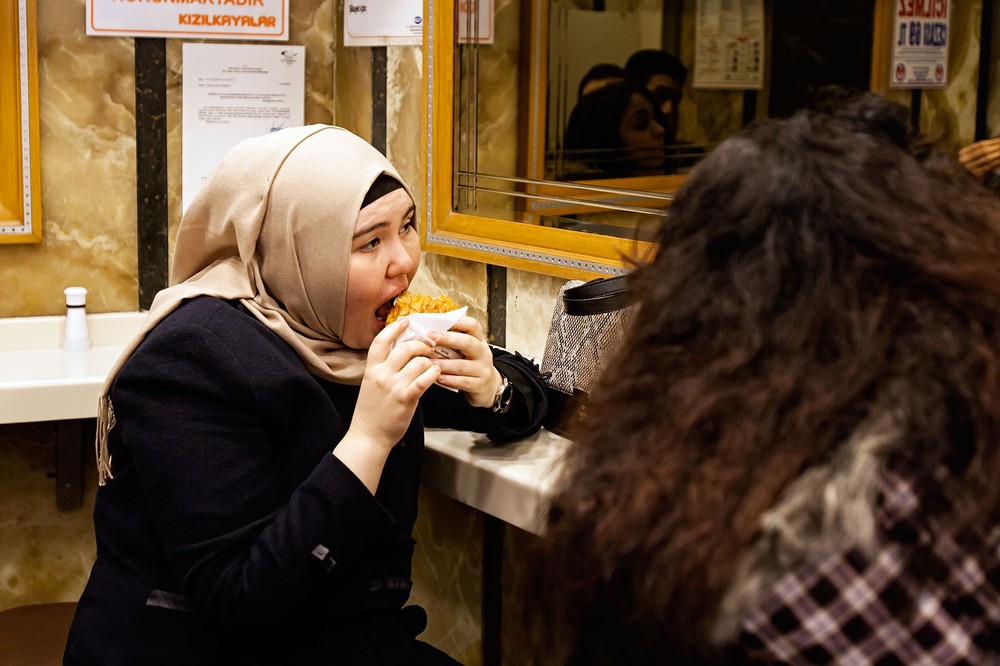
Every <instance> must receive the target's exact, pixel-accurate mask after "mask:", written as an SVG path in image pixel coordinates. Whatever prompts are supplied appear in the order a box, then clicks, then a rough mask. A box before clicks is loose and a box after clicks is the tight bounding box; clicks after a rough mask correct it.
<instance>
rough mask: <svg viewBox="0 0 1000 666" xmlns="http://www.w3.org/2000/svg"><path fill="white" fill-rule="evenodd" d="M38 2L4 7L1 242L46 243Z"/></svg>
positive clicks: (23, 0) (17, 0) (22, 0)
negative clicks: (40, 153) (40, 142)
mask: <svg viewBox="0 0 1000 666" xmlns="http://www.w3.org/2000/svg"><path fill="white" fill-rule="evenodd" d="M37 52H38V42H37V19H36V14H35V0H13V1H12V2H3V3H0V130H2V131H0V243H37V242H39V241H40V240H41V239H42V207H41V201H42V192H41V187H40V177H39V158H38V93H37V91H38V74H37V60H38V57H37Z"/></svg>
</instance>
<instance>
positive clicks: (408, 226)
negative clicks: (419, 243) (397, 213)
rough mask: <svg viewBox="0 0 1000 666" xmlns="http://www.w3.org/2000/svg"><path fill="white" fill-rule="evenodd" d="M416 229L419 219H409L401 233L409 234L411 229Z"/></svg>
mask: <svg viewBox="0 0 1000 666" xmlns="http://www.w3.org/2000/svg"><path fill="white" fill-rule="evenodd" d="M416 229H417V221H416V220H408V221H407V222H406V224H404V225H403V228H402V229H401V230H400V233H401V234H408V233H410V232H411V231H416Z"/></svg>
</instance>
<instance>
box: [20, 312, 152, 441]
mask: <svg viewBox="0 0 1000 666" xmlns="http://www.w3.org/2000/svg"><path fill="white" fill-rule="evenodd" d="M145 319H146V313H145V312H111V313H105V314H91V315H88V316H87V324H88V327H89V330H90V342H91V348H90V349H89V350H88V351H84V352H67V351H63V349H62V336H63V326H64V322H65V318H64V317H61V316H54V317H8V318H0V423H26V422H31V421H59V420H63V419H81V418H94V417H95V416H97V394H98V392H99V391H100V389H101V386H102V385H103V384H104V379H105V377H107V374H108V371H110V370H111V367H112V366H113V365H114V363H115V361H116V360H117V359H118V356H119V354H121V351H122V349H123V348H124V346H125V344H126V343H127V342H128V341H129V340H131V339H132V337H133V336H134V335H135V334H136V333H137V332H138V330H139V328H140V327H141V326H142V322H143V321H145Z"/></svg>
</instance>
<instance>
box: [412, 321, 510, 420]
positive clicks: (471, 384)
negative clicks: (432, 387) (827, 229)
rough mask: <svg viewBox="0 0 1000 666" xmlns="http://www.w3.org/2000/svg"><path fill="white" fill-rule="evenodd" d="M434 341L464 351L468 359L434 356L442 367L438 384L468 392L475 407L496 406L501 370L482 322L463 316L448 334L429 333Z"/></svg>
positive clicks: (468, 396)
mask: <svg viewBox="0 0 1000 666" xmlns="http://www.w3.org/2000/svg"><path fill="white" fill-rule="evenodd" d="M429 337H430V338H431V340H433V341H434V344H437V345H441V346H442V347H449V348H451V349H454V350H455V351H459V352H462V355H463V356H464V357H465V358H457V359H439V358H435V359H434V364H435V365H436V366H437V367H439V368H441V376H439V377H438V378H437V383H438V384H440V385H441V386H444V387H447V388H452V389H458V390H459V391H462V392H463V393H465V399H466V400H468V401H469V404H470V405H472V406H473V407H492V406H493V400H494V399H495V398H496V394H497V387H499V386H500V382H501V378H500V373H499V372H497V369H496V368H494V367H493V353H492V352H491V351H490V346H489V344H487V342H486V336H485V335H484V334H483V329H482V327H481V326H480V325H479V322H478V321H476V320H475V319H473V318H472V317H462V318H461V319H459V320H458V322H457V323H456V324H455V325H454V326H452V327H451V330H449V331H447V332H445V333H431V334H429Z"/></svg>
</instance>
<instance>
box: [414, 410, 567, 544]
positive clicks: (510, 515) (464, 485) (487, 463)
mask: <svg viewBox="0 0 1000 666" xmlns="http://www.w3.org/2000/svg"><path fill="white" fill-rule="evenodd" d="M425 442H426V449H425V452H424V465H423V482H424V484H425V485H427V486H429V487H431V488H434V489H435V490H437V491H439V492H441V493H444V494H445V495H447V496H448V497H451V498H453V499H456V500H458V501H459V502H462V503H463V504H466V505H468V506H471V507H473V508H475V509H479V510H480V511H483V512H485V513H488V514H490V515H491V516H495V517H496V518H499V519H501V520H503V521H504V522H506V523H509V524H511V525H515V526H517V527H520V528H521V529H523V530H527V531H529V532H534V533H535V534H538V533H539V532H540V531H541V527H542V521H543V518H544V515H543V511H544V508H545V505H546V502H547V501H548V499H549V497H550V496H551V494H552V491H553V489H554V486H555V482H556V479H557V476H558V471H559V469H560V461H561V460H562V454H563V453H564V452H565V451H566V447H567V446H568V444H569V440H567V439H565V438H564V437H560V436H559V435H556V434H555V433H552V432H549V431H547V430H541V431H539V432H538V433H536V434H535V435H533V436H531V437H528V438H527V439H523V440H519V441H516V442H510V443H507V444H495V443H493V442H491V441H490V440H488V439H487V438H486V436H485V435H480V434H478V433H473V432H467V431H462V430H443V429H432V428H428V429H427V431H426V434H425Z"/></svg>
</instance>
